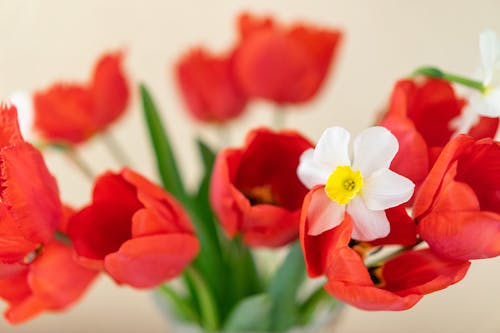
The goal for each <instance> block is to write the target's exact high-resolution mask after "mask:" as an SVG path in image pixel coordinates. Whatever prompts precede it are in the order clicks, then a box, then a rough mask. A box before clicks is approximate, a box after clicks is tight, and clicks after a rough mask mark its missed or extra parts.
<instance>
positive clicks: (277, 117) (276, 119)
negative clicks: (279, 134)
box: [273, 107, 286, 130]
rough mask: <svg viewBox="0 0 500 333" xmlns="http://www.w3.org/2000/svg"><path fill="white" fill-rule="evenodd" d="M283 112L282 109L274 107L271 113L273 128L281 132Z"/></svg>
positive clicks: (283, 119) (283, 118)
mask: <svg viewBox="0 0 500 333" xmlns="http://www.w3.org/2000/svg"><path fill="white" fill-rule="evenodd" d="M285 118H286V117H285V111H284V110H283V108H282V107H276V109H275V110H274V112H273V128H274V129H275V130H281V129H283V128H284V127H285Z"/></svg>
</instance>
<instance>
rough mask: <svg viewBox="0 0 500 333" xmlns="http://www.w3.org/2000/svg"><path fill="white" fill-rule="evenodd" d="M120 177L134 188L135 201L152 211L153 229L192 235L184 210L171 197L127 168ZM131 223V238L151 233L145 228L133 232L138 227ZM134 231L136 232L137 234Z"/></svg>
mask: <svg viewBox="0 0 500 333" xmlns="http://www.w3.org/2000/svg"><path fill="white" fill-rule="evenodd" d="M121 175H122V177H123V179H124V180H126V181H127V182H128V183H129V184H131V185H133V186H134V187H135V188H136V190H137V199H138V200H139V201H140V202H141V203H142V204H143V206H144V207H145V208H146V209H148V210H151V211H154V214H155V215H156V216H157V217H158V219H157V220H156V222H154V223H156V227H154V228H155V229H156V228H160V229H161V230H163V232H173V233H176V232H186V233H194V229H193V226H192V224H191V221H190V218H189V216H188V214H187V213H186V211H185V210H184V207H183V206H182V205H181V204H180V203H179V202H177V200H175V198H174V197H173V196H172V195H170V194H169V193H167V192H165V190H163V189H162V188H161V187H160V186H158V185H156V184H154V183H152V182H151V181H149V180H148V179H146V178H144V177H143V176H141V175H140V174H138V173H137V172H134V171H133V170H130V169H128V168H124V169H123V170H122V172H121ZM141 214H143V213H141ZM134 219H135V216H134ZM152 222H153V221H152ZM133 223H134V225H133V227H132V228H133V230H132V235H133V237H137V236H138V235H143V232H145V233H147V234H149V233H150V232H151V231H147V228H146V229H145V230H143V231H142V232H139V231H137V230H135V231H134V228H135V227H138V225H136V222H133ZM137 223H138V222H137ZM146 223H149V222H146ZM136 231H137V232H138V233H137V234H136Z"/></svg>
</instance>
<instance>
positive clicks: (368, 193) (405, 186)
mask: <svg viewBox="0 0 500 333" xmlns="http://www.w3.org/2000/svg"><path fill="white" fill-rule="evenodd" d="M414 187H415V185H414V184H413V183H412V182H411V181H410V180H409V179H408V178H406V177H403V176H400V175H398V174H397V173H395V172H393V171H391V170H389V169H380V170H378V171H375V172H374V173H373V174H372V175H371V176H369V177H367V178H365V179H364V184H363V191H362V194H361V196H362V198H363V200H364V202H365V204H366V207H368V208H369V209H371V210H384V209H387V208H391V207H395V206H397V205H400V204H402V203H405V202H407V201H408V200H410V198H411V196H412V195H413V189H414Z"/></svg>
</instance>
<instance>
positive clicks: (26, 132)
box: [9, 91, 34, 141]
mask: <svg viewBox="0 0 500 333" xmlns="http://www.w3.org/2000/svg"><path fill="white" fill-rule="evenodd" d="M9 101H10V102H11V103H12V104H14V106H15V107H16V110H17V119H18V122H19V128H20V129H21V134H22V135H23V138H24V139H25V140H27V141H32V139H33V138H34V135H33V121H34V120H33V117H34V111H33V110H34V109H33V99H32V97H31V95H30V94H29V93H28V92H26V91H18V92H15V93H13V94H12V95H10V97H9Z"/></svg>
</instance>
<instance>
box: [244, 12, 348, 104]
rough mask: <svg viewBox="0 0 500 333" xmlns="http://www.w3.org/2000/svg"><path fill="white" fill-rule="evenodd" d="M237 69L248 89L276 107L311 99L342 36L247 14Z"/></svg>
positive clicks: (337, 33)
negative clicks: (289, 25) (286, 24)
mask: <svg viewBox="0 0 500 333" xmlns="http://www.w3.org/2000/svg"><path fill="white" fill-rule="evenodd" d="M238 23H239V30H240V35H241V42H240V45H239V47H238V50H237V53H236V58H235V65H236V74H237V77H238V79H239V81H240V82H241V85H242V87H243V89H244V91H245V92H246V93H247V94H248V95H249V96H252V97H261V98H265V99H269V100H272V101H274V102H276V103H280V104H281V103H300V102H306V101H308V100H310V99H312V98H313V97H314V96H315V95H316V93H317V92H318V90H319V88H320V87H321V84H322V83H323V81H324V79H325V77H326V75H327V73H328V70H329V67H330V63H331V62H332V59H333V58H334V56H335V53H336V51H337V49H338V45H339V42H340V39H341V35H342V34H341V32H340V31H338V30H326V29H321V28H316V27H312V26H308V25H304V24H296V25H294V26H291V27H284V26H281V25H279V24H278V23H275V22H274V21H273V20H272V18H270V17H264V18H258V17H253V16H251V15H250V14H243V15H242V16H241V17H240V18H239V22H238Z"/></svg>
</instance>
